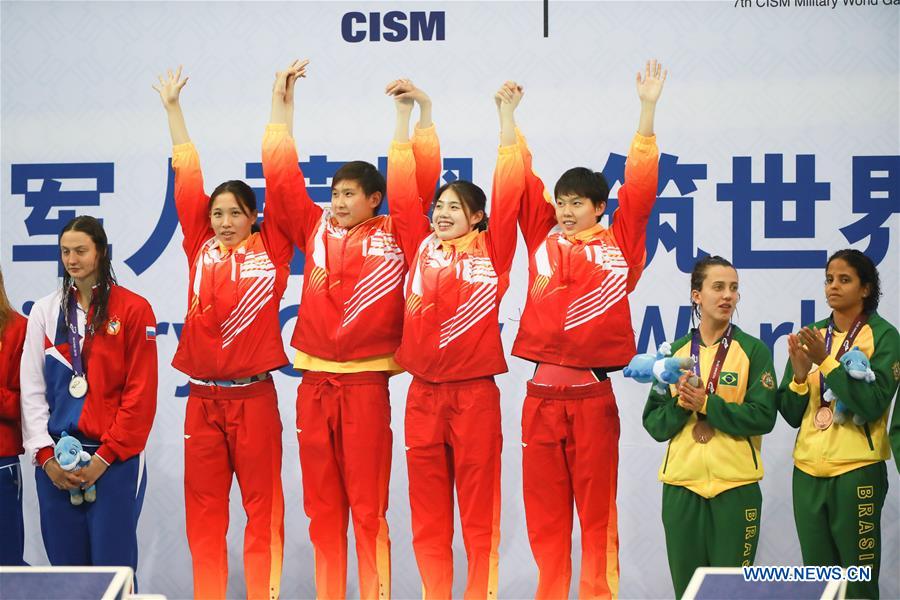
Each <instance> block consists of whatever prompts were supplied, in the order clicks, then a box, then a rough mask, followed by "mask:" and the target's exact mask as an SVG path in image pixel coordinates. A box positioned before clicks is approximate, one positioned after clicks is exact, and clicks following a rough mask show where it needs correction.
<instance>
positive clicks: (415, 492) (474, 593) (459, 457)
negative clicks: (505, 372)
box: [405, 377, 503, 599]
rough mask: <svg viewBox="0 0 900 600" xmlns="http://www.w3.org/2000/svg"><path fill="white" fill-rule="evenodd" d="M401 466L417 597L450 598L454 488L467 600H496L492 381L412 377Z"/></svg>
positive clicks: (496, 436) (495, 398) (497, 440)
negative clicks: (405, 471) (406, 492)
mask: <svg viewBox="0 0 900 600" xmlns="http://www.w3.org/2000/svg"><path fill="white" fill-rule="evenodd" d="M405 429H406V464H407V467H408V469H409V504H410V509H411V517H412V529H413V549H414V550H415V553H416V562H417V563H418V565H419V573H420V575H421V577H422V590H423V596H424V597H425V598H427V599H431V598H450V597H451V595H452V593H453V550H452V547H451V546H452V542H453V484H454V482H455V483H456V495H457V498H458V499H459V516H460V521H461V522H462V531H463V541H464V542H465V546H466V556H467V557H468V562H469V569H468V577H467V583H466V591H465V597H466V598H478V599H484V598H496V597H497V563H498V561H499V554H498V551H497V546H498V545H499V543H500V449H501V446H502V442H503V436H502V432H501V429H500V390H499V389H497V386H496V384H494V380H493V378H491V377H485V378H480V379H470V380H466V381H459V382H453V383H429V382H427V381H424V380H422V379H419V378H414V379H413V381H412V384H411V385H410V386H409V395H408V396H407V398H406V424H405Z"/></svg>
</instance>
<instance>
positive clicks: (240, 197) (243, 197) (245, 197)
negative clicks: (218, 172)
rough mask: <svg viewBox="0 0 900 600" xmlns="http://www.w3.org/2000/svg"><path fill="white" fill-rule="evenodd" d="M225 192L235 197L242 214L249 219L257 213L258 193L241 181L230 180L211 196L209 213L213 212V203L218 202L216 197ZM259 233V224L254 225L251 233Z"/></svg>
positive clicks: (217, 188)
mask: <svg viewBox="0 0 900 600" xmlns="http://www.w3.org/2000/svg"><path fill="white" fill-rule="evenodd" d="M225 192H228V193H229V194H231V195H233V196H234V197H235V199H236V200H237V202H238V204H239V205H240V207H241V212H242V213H244V214H245V215H247V216H248V217H249V216H250V215H252V214H253V213H254V212H256V193H255V192H254V191H253V188H252V187H250V186H249V185H247V184H246V183H245V182H243V181H241V180H240V179H230V180H228V181H224V182H222V183H220V184H219V185H218V186H217V187H216V189H214V190H213V193H212V194H210V196H209V208H208V210H207V212H212V207H213V202H215V201H216V196H218V195H219V194H224V193H225ZM257 231H259V224H258V223H253V225H251V226H250V232H251V233H256V232H257Z"/></svg>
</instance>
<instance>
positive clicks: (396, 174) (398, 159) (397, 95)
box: [385, 79, 441, 263]
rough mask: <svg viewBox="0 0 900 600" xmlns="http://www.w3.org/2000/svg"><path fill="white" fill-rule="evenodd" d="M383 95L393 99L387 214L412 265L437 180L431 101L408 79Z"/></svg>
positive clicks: (438, 153)
mask: <svg viewBox="0 0 900 600" xmlns="http://www.w3.org/2000/svg"><path fill="white" fill-rule="evenodd" d="M385 93H386V94H387V95H389V96H391V97H392V98H393V99H394V108H395V110H396V120H395V126H394V137H393V140H392V141H391V147H390V149H389V150H388V172H387V200H388V210H389V211H390V215H391V221H392V222H393V224H394V230H395V231H396V233H397V235H398V237H399V243H400V246H401V247H402V248H403V253H404V255H405V256H406V260H407V262H409V263H412V261H413V260H415V254H416V250H417V248H418V246H419V244H420V243H421V241H422V240H423V239H424V238H425V237H426V236H428V234H429V232H430V231H431V226H430V224H429V221H428V216H427V212H428V207H429V205H430V204H431V199H432V197H433V196H434V189H435V185H436V184H437V179H438V177H439V176H440V165H441V150H440V143H439V141H438V138H437V133H436V132H435V127H434V124H433V123H432V121H431V99H430V98H429V97H428V95H427V94H426V93H425V92H424V91H422V90H421V89H419V88H417V87H415V85H413V83H412V82H411V81H409V80H408V79H396V80H394V81H392V82H391V83H389V84H388V85H387V87H386V88H385ZM415 104H418V105H419V115H420V118H419V125H418V127H417V128H416V134H415V137H414V138H413V141H412V142H411V141H410V137H409V122H410V118H411V116H412V109H413V106H414V105H415Z"/></svg>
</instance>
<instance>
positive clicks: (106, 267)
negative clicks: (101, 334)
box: [59, 215, 116, 331]
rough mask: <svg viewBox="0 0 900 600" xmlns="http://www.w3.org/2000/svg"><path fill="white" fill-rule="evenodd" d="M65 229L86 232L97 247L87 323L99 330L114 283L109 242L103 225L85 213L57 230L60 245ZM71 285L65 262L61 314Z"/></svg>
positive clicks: (65, 307) (66, 308)
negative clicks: (92, 313)
mask: <svg viewBox="0 0 900 600" xmlns="http://www.w3.org/2000/svg"><path fill="white" fill-rule="evenodd" d="M67 231H80V232H81V233H84V234H86V235H87V236H88V237H89V238H91V240H92V241H93V242H94V246H95V247H96V248H97V283H96V285H97V291H96V292H95V293H94V295H93V297H92V298H91V306H92V307H93V309H94V315H93V318H92V319H91V322H90V324H89V325H90V328H91V329H92V330H93V331H99V330H101V328H102V326H103V325H104V324H105V323H106V318H107V312H108V308H109V291H110V288H112V286H113V285H115V284H116V274H115V273H114V272H113V268H112V261H111V260H110V257H109V243H108V242H107V240H106V232H105V231H104V230H103V225H102V224H101V223H100V221H99V220H97V219H95V218H94V217H90V216H87V215H82V216H80V217H75V218H74V219H72V220H71V221H69V222H68V223H66V226H65V227H63V228H62V231H60V232H59V243H60V245H62V236H63V234H64V233H66V232H67ZM59 260H60V262H61V263H62V252H60V256H59ZM73 285H74V281H73V279H72V276H71V275H69V272H68V271H66V270H65V264H63V282H62V301H61V302H60V308H61V309H62V311H63V314H67V312H66V311H67V310H68V308H69V296H70V294H71V292H72V286H73Z"/></svg>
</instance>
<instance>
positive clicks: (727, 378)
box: [719, 371, 738, 387]
mask: <svg viewBox="0 0 900 600" xmlns="http://www.w3.org/2000/svg"><path fill="white" fill-rule="evenodd" d="M737 384H738V374H737V373H735V372H734V371H722V374H721V375H719V385H727V386H731V387H735V386H737Z"/></svg>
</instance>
